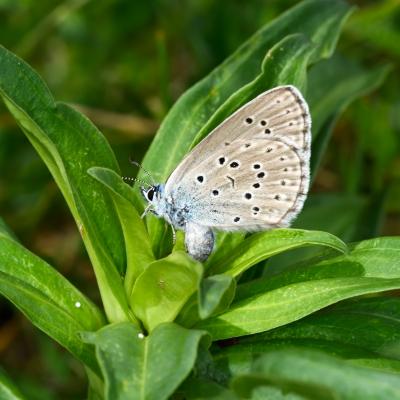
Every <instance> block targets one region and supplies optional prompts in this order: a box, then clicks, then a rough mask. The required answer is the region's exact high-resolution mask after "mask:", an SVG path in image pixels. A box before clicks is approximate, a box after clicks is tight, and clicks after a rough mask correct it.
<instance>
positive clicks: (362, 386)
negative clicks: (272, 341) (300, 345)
mask: <svg viewBox="0 0 400 400" xmlns="http://www.w3.org/2000/svg"><path fill="white" fill-rule="evenodd" d="M271 385H273V386H276V387H278V388H280V389H284V390H285V393H288V392H289V393H294V394H299V395H302V396H305V397H306V398H310V399H339V398H340V399H344V400H345V399H349V400H353V399H365V400H368V399H370V400H380V399H382V400H383V399H384V400H386V399H396V398H399V397H400V376H399V375H395V374H391V373H384V372H381V371H374V370H372V369H369V368H361V367H356V366H353V365H350V364H348V363H346V362H344V361H341V360H339V359H336V358H335V357H332V356H327V355H325V354H323V353H318V352H313V351H306V350H303V351H300V350H296V351H293V350H281V351H275V352H271V353H268V354H266V355H264V356H261V357H260V358H258V359H257V360H256V361H255V362H254V366H253V370H252V372H251V373H250V374H246V375H242V376H239V377H237V378H235V379H234V380H233V382H232V386H233V388H234V390H235V391H236V392H237V393H238V394H239V396H242V397H249V396H250V395H251V392H252V391H253V390H254V389H255V388H257V387H262V386H271Z"/></svg>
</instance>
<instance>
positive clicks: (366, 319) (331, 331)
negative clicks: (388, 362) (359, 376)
mask: <svg viewBox="0 0 400 400" xmlns="http://www.w3.org/2000/svg"><path fill="white" fill-rule="evenodd" d="M254 339H256V337H254ZM276 339H294V340H296V339H315V340H321V341H327V342H331V343H333V344H336V343H343V344H346V345H352V346H356V347H358V348H360V349H364V350H366V351H369V352H373V353H374V354H375V355H379V356H382V357H386V358H394V359H396V360H400V298H398V297H373V298H366V299H358V300H355V301H354V300H353V301H347V302H343V303H339V304H337V305H336V306H333V307H331V308H329V309H327V310H324V312H320V313H316V314H313V315H311V316H309V317H307V318H304V319H302V320H301V321H298V322H295V323H293V324H290V325H287V326H285V327H281V328H278V329H274V330H273V331H270V332H266V333H263V334H259V335H257V339H256V340H257V341H258V340H259V341H261V342H267V341H274V340H276ZM243 342H246V339H244V341H243Z"/></svg>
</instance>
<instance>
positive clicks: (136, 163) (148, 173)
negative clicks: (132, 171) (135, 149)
mask: <svg viewBox="0 0 400 400" xmlns="http://www.w3.org/2000/svg"><path fill="white" fill-rule="evenodd" d="M129 161H130V163H131V164H133V165H136V166H137V167H138V168H140V169H142V170H143V171H144V173H145V174H146V175H147V176H148V177H149V178H150V180H151V181H152V182H153V186H156V185H157V183H156V181H155V180H154V178H153V177H152V176H151V174H150V172H149V171H147V170H146V169H144V168H143V167H142V166H141V165H140V164H139V163H138V162H137V161H135V160H132V159H131V157H129Z"/></svg>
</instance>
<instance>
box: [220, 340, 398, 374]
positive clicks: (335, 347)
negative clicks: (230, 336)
mask: <svg viewBox="0 0 400 400" xmlns="http://www.w3.org/2000/svg"><path fill="white" fill-rule="evenodd" d="M261 336H262V335H261V334H258V335H252V336H250V337H249V338H248V340H246V338H243V339H242V340H238V343H235V345H234V346H227V347H222V348H221V349H219V350H217V351H215V352H214V354H213V356H214V361H215V367H216V368H218V369H219V370H220V371H221V373H223V374H224V375H225V376H227V377H229V378H231V377H234V376H237V375H241V374H247V373H250V372H251V369H252V365H253V362H254V360H255V359H256V358H257V357H259V356H260V355H262V354H269V353H270V352H274V351H276V350H282V349H291V350H294V351H304V350H318V351H321V352H324V353H325V354H329V355H332V356H335V357H339V358H342V359H345V360H347V361H349V362H353V361H355V362H357V361H359V360H373V359H376V358H375V357H376V356H375V354H374V353H371V352H368V351H365V350H363V349H360V348H358V347H356V346H350V345H345V344H342V343H340V342H328V341H324V340H318V339H290V338H287V339H274V340H266V341H263V340H262V338H261V339H260V340H258V337H261ZM380 360H381V361H382V359H380ZM385 361H386V362H391V361H393V360H389V359H385Z"/></svg>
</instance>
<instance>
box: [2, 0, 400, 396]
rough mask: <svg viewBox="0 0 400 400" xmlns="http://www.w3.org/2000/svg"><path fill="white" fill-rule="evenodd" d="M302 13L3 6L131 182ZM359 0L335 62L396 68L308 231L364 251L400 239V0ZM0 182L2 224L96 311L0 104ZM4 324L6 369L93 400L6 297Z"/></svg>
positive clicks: (355, 122)
mask: <svg viewBox="0 0 400 400" xmlns="http://www.w3.org/2000/svg"><path fill="white" fill-rule="evenodd" d="M327 1H329V0H327ZM296 3H298V2H297V1H293V0H279V1H278V0H274V1H272V0H269V1H268V0H264V1H262V0H251V1H247V2H243V1H240V0H234V1H233V0H229V1H228V0H187V1H178V0H146V1H129V0H119V1H118V0H101V1H89V0H71V1H64V2H60V1H50V0H41V1H33V0H0V43H1V44H2V45H4V46H5V47H7V48H8V49H10V50H11V51H13V52H15V53H16V54H17V55H19V56H20V57H22V58H23V59H25V60H26V61H27V62H28V63H29V64H31V65H32V66H33V67H34V68H35V69H36V70H37V71H38V72H39V73H40V74H41V75H42V77H43V78H44V80H45V81H46V82H47V83H48V85H49V87H50V90H51V91H52V93H53V94H54V96H55V97H56V99H58V100H63V101H67V102H70V103H73V104H75V105H76V106H77V107H78V108H79V109H80V110H81V111H82V112H84V113H85V114H86V115H87V116H89V118H91V119H92V120H93V121H94V122H95V124H96V125H97V126H99V128H100V129H101V130H102V132H104V134H105V135H106V137H107V138H108V140H109V142H110V143H111V145H112V147H113V149H114V150H115V152H116V155H117V158H118V161H119V163H120V165H121V169H122V171H123V174H125V175H128V176H134V175H135V174H136V171H135V170H134V169H133V168H132V166H131V165H130V164H129V161H128V159H129V156H131V157H132V158H134V159H136V160H140V159H141V158H142V157H143V155H144V152H145V151H146V148H147V147H148V145H149V143H150V141H151V139H152V137H153V135H154V134H155V132H156V130H157V127H158V125H159V123H160V121H161V120H162V118H163V117H164V116H165V114H166V112H167V111H168V109H169V108H170V106H171V105H172V104H173V102H174V101H175V100H176V99H177V98H178V97H179V95H180V94H181V93H183V92H184V91H185V90H186V89H187V88H189V87H190V86H191V85H192V84H193V83H195V82H196V81H197V80H199V79H201V78H202V77H203V76H204V75H206V74H207V73H208V72H209V71H210V70H211V69H212V68H213V67H215V66H216V65H218V64H219V63H220V62H222V61H223V60H224V59H225V58H226V57H227V56H228V55H229V54H230V53H231V52H232V51H234V50H235V49H236V48H237V47H238V46H239V45H240V44H241V43H242V42H243V41H244V40H245V39H247V38H248V37H249V36H250V35H251V34H253V33H254V32H255V31H256V30H257V29H258V28H260V27H261V26H262V25H264V24H265V23H266V22H267V21H269V20H271V19H273V18H274V17H275V16H277V15H279V14H280V13H281V12H283V11H285V10H286V9H288V8H289V7H290V6H292V5H294V4H296ZM350 3H352V4H355V5H357V6H358V9H357V10H356V11H355V12H354V14H353V16H352V17H351V18H350V19H349V20H348V22H347V23H346V25H345V27H344V31H343V34H342V36H341V38H340V40H339V45H338V50H337V54H338V56H337V63H338V65H341V66H344V67H342V68H354V69H357V68H359V69H360V71H361V70H368V69H369V68H373V67H376V66H380V65H384V64H387V63H389V64H391V66H392V69H391V71H390V73H389V75H388V77H387V79H386V81H385V82H384V84H383V85H382V86H381V87H380V88H378V89H377V90H375V91H374V92H373V93H371V94H369V95H367V96H364V97H362V98H360V99H358V100H356V101H355V102H353V103H352V104H351V105H350V106H349V107H348V108H347V109H346V111H345V112H344V114H343V115H342V116H341V118H340V119H339V121H338V123H337V125H336V127H335V130H334V135H333V137H332V140H331V142H330V143H329V146H328V150H327V153H326V155H325V156H324V159H323V160H322V163H321V166H320V168H319V172H318V175H317V176H316V178H315V181H314V184H313V187H312V193H313V197H312V198H311V199H310V201H312V204H313V206H314V207H309V210H311V211H309V212H312V213H313V215H312V216H311V217H309V218H308V219H307V221H308V222H307V225H311V226H307V228H310V229H312V228H313V223H312V221H317V220H318V229H322V228H323V227H325V229H327V230H331V231H334V232H333V233H335V234H338V235H339V236H340V237H342V238H343V239H344V240H358V239H362V238H364V237H368V236H371V235H399V234H400V95H399V94H400V68H399V62H398V61H399V59H400V2H399V1H398V0H384V1H373V0H371V1H361V0H360V1H350ZM167 154H168V149H166V156H167ZM0 171H1V172H0V215H1V216H2V217H3V218H4V219H5V221H6V222H7V223H8V224H9V225H10V226H11V228H12V229H13V230H14V232H16V234H17V235H18V237H19V238H20V239H21V240H22V241H23V243H24V244H25V245H26V246H27V247H28V248H29V249H30V250H32V251H33V252H35V253H37V254H38V255H40V256H41V257H43V258H45V259H46V260H48V261H49V262H50V263H51V264H52V265H55V266H56V267H57V268H58V270H59V271H60V272H61V273H62V274H64V275H65V276H67V277H68V279H70V280H71V281H73V282H74V283H75V284H76V286H78V287H79V288H80V289H81V290H82V291H83V292H84V293H86V294H88V295H89V296H90V297H91V298H92V299H94V300H95V301H98V292H97V288H96V284H95V280H94V276H93V272H92V270H91V267H90V264H89V262H88V259H87V257H86V254H85V253H84V250H83V247H82V244H81V241H80V236H79V233H78V231H77V229H76V227H75V225H74V222H73V220H72V217H71V215H70V213H69V211H68V209H67V207H66V205H65V204H64V200H63V198H62V197H61V195H60V193H59V191H58V189H57V187H56V185H55V184H54V182H53V181H52V178H51V176H50V174H49V173H48V171H47V170H46V168H45V166H44V164H43V163H42V161H41V160H40V159H39V157H38V156H37V155H36V153H35V151H34V150H33V148H32V147H31V146H30V144H29V142H28V141H27V139H26V138H25V136H24V135H23V134H21V132H20V131H19V129H18V127H17V126H16V124H15V122H14V120H13V119H12V118H11V116H10V115H9V114H8V112H6V110H5V107H4V106H3V105H2V104H1V105H0ZM319 210H320V211H319ZM306 217H307V216H306ZM302 218H303V220H305V217H304V216H303V217H302ZM370 226H373V227H374V228H373V229H370V228H369V227H370ZM364 227H365V229H364ZM314 228H317V227H314ZM0 317H1V326H0V354H1V360H2V365H3V366H4V367H5V368H6V369H7V371H8V373H9V374H10V375H11V376H12V378H13V379H14V380H15V381H16V382H17V383H18V384H19V385H20V386H21V387H23V388H24V393H26V394H27V395H28V397H29V398H32V399H61V398H66V399H69V398H84V397H85V390H86V388H85V373H84V371H83V369H82V367H81V366H80V364H79V363H78V362H76V361H75V360H74V359H73V358H72V357H71V356H70V355H69V354H67V353H66V352H65V351H63V350H61V349H60V348H59V347H58V346H57V345H56V344H55V343H53V342H52V341H51V340H50V339H49V338H47V337H46V336H45V335H44V334H42V333H40V332H39V331H38V330H37V329H36V328H34V327H33V326H32V325H31V324H30V323H29V322H28V321H26V320H25V318H24V317H23V316H22V315H21V314H20V313H19V312H17V311H16V310H15V309H14V308H13V307H12V306H11V305H9V304H8V303H6V302H5V301H3V300H2V301H1V303H0Z"/></svg>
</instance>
